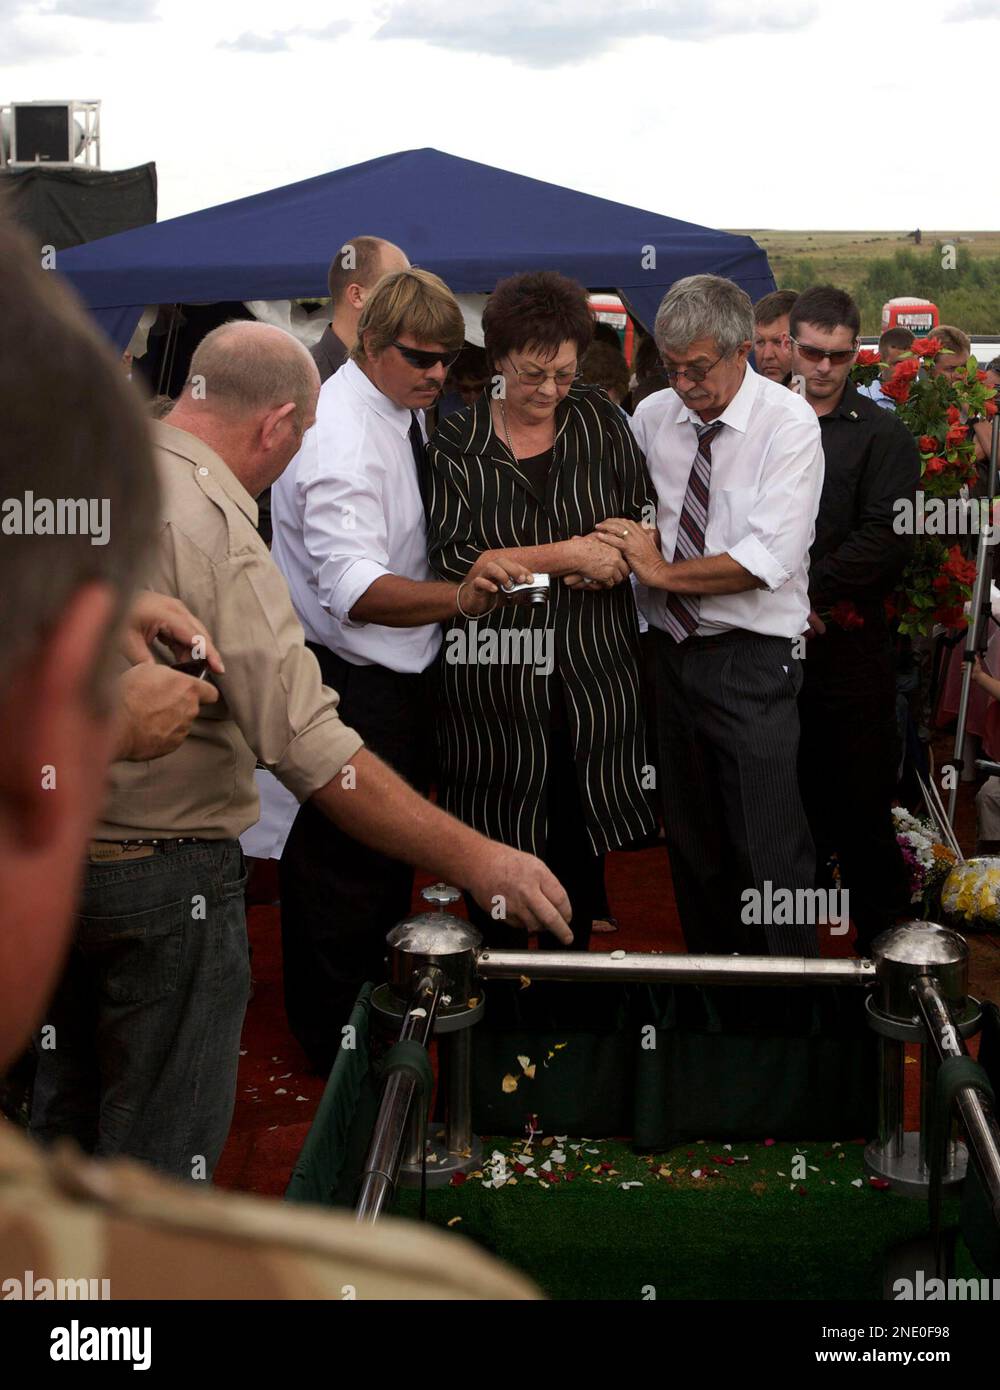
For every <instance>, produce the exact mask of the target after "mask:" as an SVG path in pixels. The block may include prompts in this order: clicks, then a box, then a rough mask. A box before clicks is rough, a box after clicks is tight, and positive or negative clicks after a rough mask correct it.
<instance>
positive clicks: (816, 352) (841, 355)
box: [792, 338, 858, 367]
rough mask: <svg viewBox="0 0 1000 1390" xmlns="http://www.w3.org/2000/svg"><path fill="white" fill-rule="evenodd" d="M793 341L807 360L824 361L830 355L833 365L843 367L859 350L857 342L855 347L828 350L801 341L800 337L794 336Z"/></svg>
mask: <svg viewBox="0 0 1000 1390" xmlns="http://www.w3.org/2000/svg"><path fill="white" fill-rule="evenodd" d="M792 342H793V343H794V344H795V346H796V347H797V348H798V350H799V352H801V354H802V356H803V357H804V358H805V359H806V361H807V362H822V361H823V359H824V358H825V357H829V359H830V366H831V367H842V366H843V365H844V363H845V362H850V360H851V358H852V357H853V356H854V354H855V353H856V352H857V350H858V345H857V342H855V344H854V346H853V347H849V348H838V349H837V350H836V352H826V351H825V350H824V349H823V348H818V347H813V346H812V345H811V344H810V343H800V342H799V340H798V338H793V339H792Z"/></svg>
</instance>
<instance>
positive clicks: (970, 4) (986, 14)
mask: <svg viewBox="0 0 1000 1390" xmlns="http://www.w3.org/2000/svg"><path fill="white" fill-rule="evenodd" d="M945 19H946V20H947V21H948V22H949V23H951V24H962V23H964V21H965V20H967V19H1000V9H998V8H997V4H996V0H963V3H962V4H961V5H956V6H955V8H954V9H953V10H949V12H948V13H947V14H946V15H945Z"/></svg>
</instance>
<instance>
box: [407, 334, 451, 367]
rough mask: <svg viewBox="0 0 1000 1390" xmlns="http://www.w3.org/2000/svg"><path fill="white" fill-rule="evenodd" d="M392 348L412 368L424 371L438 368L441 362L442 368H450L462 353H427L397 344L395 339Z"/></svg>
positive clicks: (421, 349)
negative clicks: (429, 368)
mask: <svg viewBox="0 0 1000 1390" xmlns="http://www.w3.org/2000/svg"><path fill="white" fill-rule="evenodd" d="M392 347H394V348H395V349H396V351H397V352H398V353H399V355H400V357H403V358H405V359H406V361H407V362H409V364H410V366H411V367H419V368H420V369H421V370H422V371H423V370H426V368H428V367H436V366H437V364H438V363H439V362H440V363H441V364H442V366H445V367H450V366H451V364H452V363H453V362H454V361H455V360H456V358H457V357H458V354H459V353H460V352H461V351H462V349H461V348H456V349H455V350H454V352H425V351H424V350H423V348H412V347H407V346H406V344H405V343H397V342H396V340H395V338H394V339H393V340H392Z"/></svg>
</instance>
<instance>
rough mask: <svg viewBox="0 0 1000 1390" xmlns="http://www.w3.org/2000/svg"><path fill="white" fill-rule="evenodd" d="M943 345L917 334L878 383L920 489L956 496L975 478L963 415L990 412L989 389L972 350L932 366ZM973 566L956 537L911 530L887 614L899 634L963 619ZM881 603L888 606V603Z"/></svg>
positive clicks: (972, 417)
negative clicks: (905, 434) (941, 366)
mask: <svg viewBox="0 0 1000 1390" xmlns="http://www.w3.org/2000/svg"><path fill="white" fill-rule="evenodd" d="M941 351H942V345H941V342H940V340H939V339H937V338H934V337H928V338H917V339H916V340H915V341H914V343H913V349H912V352H911V353H909V354H908V355H907V356H905V357H901V358H900V359H899V361H897V363H896V365H895V367H894V368H893V370H892V374H891V375H890V377H889V379H888V381H886V382H883V384H882V390H883V391H884V392H885V394H886V395H887V396H888V397H889V398H890V399H891V400H893V401H895V403H896V415H897V417H898V419H900V420H901V421H902V423H903V424H904V425H905V426H906V427H907V429H909V430H910V432H911V434H912V435H913V436H914V438H915V439H916V441H917V447H918V448H919V450H920V455H921V487H922V489H923V492H924V494H925V496H927V497H936V498H942V499H949V498H957V497H958V496H959V493H960V492H961V489H962V487H963V486H964V485H966V484H968V483H973V482H974V481H975V479H976V461H975V441H974V439H973V438H972V437H971V431H970V428H969V425H968V424H967V423H964V422H965V421H969V420H975V419H981V418H985V419H992V417H993V416H994V415H995V414H996V409H997V406H996V400H995V395H996V393H995V392H994V391H993V390H991V389H989V388H988V387H987V386H986V382H985V379H984V373H982V372H981V371H980V370H979V366H978V363H977V362H976V360H975V358H974V357H970V358H969V361H968V362H967V364H966V365H965V367H964V368H960V369H959V370H958V371H957V372H955V374H954V375H953V377H952V378H951V379H950V380H949V379H948V378H947V377H943V376H934V375H933V374H932V372H931V368H932V367H933V365H934V359H935V357H936V356H937V355H938V353H940V352H941ZM975 577H976V567H975V565H974V564H973V563H972V562H971V561H969V560H965V559H963V558H962V554H961V551H960V549H959V547H958V546H957V545H952V546H951V548H950V549H949V547H948V545H947V544H946V542H945V541H943V540H940V539H937V538H935V537H934V536H931V535H918V536H917V543H916V549H915V553H914V557H913V560H912V561H911V563H910V564H909V566H908V567H907V570H906V573H905V574H904V575H903V581H902V584H901V586H900V589H899V591H898V592H897V593H896V594H895V595H894V596H893V599H892V601H891V606H892V609H893V616H896V617H898V619H899V630H900V632H901V633H904V634H926V633H929V632H931V631H932V630H933V629H934V628H935V627H936V626H938V625H941V626H944V627H962V626H964V625H965V621H966V619H965V614H964V612H963V605H964V604H965V602H966V601H967V600H968V599H969V598H970V597H971V594H972V584H973V581H974V580H975ZM887 611H888V609H887Z"/></svg>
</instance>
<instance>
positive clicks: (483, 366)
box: [451, 343, 490, 381]
mask: <svg viewBox="0 0 1000 1390" xmlns="http://www.w3.org/2000/svg"><path fill="white" fill-rule="evenodd" d="M489 374H490V364H489V363H488V362H487V360H486V353H485V351H484V350H483V349H482V348H481V347H477V346H476V344H475V343H466V344H465V346H464V347H463V348H462V351H461V352H460V353H459V354H458V356H457V357H456V358H455V361H454V362H453V364H452V368H451V376H452V380H453V381H485V380H486V379H487V377H488V376H489Z"/></svg>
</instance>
